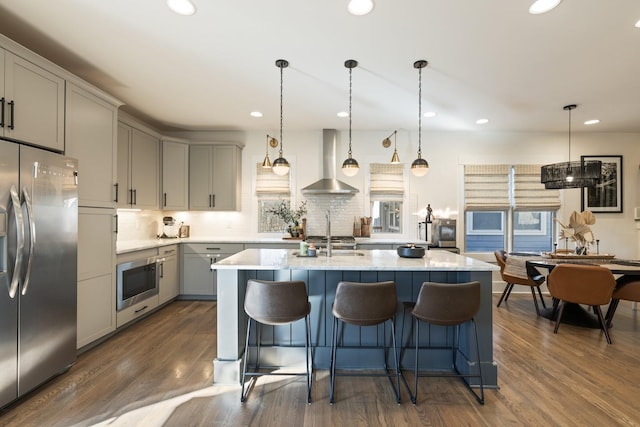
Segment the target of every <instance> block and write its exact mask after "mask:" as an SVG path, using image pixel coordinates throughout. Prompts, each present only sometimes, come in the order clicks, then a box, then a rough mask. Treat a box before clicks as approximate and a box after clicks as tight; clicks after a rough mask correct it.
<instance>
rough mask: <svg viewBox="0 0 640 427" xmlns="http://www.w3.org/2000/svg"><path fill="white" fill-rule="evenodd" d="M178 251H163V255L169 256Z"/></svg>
mask: <svg viewBox="0 0 640 427" xmlns="http://www.w3.org/2000/svg"><path fill="white" fill-rule="evenodd" d="M175 251H176V250H175V249H167V250H165V251H162V253H163V255H168V254H172V253H174V252H175Z"/></svg>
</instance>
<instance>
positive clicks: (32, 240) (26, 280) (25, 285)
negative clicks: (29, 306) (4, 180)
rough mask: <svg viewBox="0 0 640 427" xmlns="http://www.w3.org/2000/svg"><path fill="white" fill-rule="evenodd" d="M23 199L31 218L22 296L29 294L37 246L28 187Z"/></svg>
mask: <svg viewBox="0 0 640 427" xmlns="http://www.w3.org/2000/svg"><path fill="white" fill-rule="evenodd" d="M22 197H24V203H25V205H26V206H27V215H28V216H29V237H30V239H29V240H30V244H29V258H28V259H27V272H26V273H25V275H24V282H23V284H22V295H26V294H27V289H28V288H29V278H30V277H31V264H32V261H33V251H34V249H35V246H36V224H35V222H34V218H33V204H32V203H31V197H30V196H29V192H28V191H27V189H26V187H25V188H23V189H22Z"/></svg>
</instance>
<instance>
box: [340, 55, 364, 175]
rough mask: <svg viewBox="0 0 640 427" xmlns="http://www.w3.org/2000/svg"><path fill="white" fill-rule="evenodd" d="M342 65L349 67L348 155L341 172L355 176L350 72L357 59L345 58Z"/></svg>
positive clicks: (356, 64) (357, 168)
mask: <svg viewBox="0 0 640 427" xmlns="http://www.w3.org/2000/svg"><path fill="white" fill-rule="evenodd" d="M344 66H345V67H347V68H348V69H349V157H347V159H346V160H345V161H344V162H343V163H342V173H344V174H345V175H346V176H355V175H356V174H357V173H358V171H359V170H360V165H359V164H358V162H357V161H356V159H354V158H353V157H352V156H351V73H352V72H353V69H354V68H355V67H357V66H358V61H356V60H354V59H347V60H346V61H344Z"/></svg>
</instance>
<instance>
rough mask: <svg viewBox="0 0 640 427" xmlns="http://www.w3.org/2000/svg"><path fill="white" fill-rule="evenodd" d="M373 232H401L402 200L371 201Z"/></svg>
mask: <svg viewBox="0 0 640 427" xmlns="http://www.w3.org/2000/svg"><path fill="white" fill-rule="evenodd" d="M371 217H372V227H371V228H372V232H373V233H402V225H401V223H402V221H401V219H402V202H401V201H384V200H375V201H373V202H371Z"/></svg>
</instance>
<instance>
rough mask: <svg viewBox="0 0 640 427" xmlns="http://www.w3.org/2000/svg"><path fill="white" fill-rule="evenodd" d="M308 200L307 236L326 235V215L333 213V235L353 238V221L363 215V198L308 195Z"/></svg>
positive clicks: (338, 195)
mask: <svg viewBox="0 0 640 427" xmlns="http://www.w3.org/2000/svg"><path fill="white" fill-rule="evenodd" d="M304 199H306V200H307V234H308V235H325V234H326V232H327V228H326V227H327V225H326V224H327V221H326V217H325V215H326V213H327V210H329V211H330V212H331V234H332V235H334V236H351V235H352V234H353V220H354V218H355V217H357V218H360V217H361V216H364V215H363V209H362V206H363V205H362V203H363V202H362V196H361V195H360V194H359V193H358V194H355V195H346V194H344V195H343V194H313V195H312V194H308V195H306V197H305V198H304Z"/></svg>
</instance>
